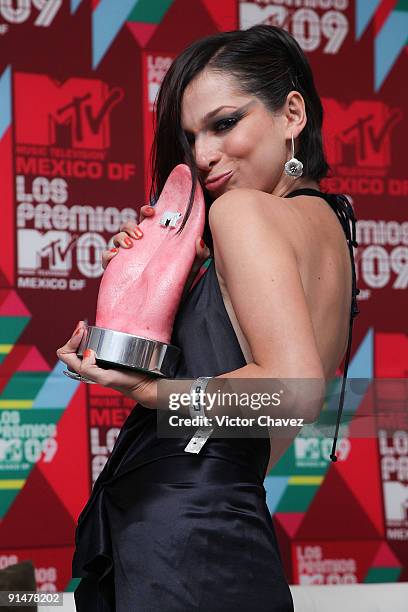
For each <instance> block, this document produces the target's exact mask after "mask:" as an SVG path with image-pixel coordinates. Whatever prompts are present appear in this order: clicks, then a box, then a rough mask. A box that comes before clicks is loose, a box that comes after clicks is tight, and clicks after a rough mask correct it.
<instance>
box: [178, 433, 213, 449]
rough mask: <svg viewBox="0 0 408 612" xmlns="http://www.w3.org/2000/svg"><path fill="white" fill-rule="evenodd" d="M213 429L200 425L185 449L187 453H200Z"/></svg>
mask: <svg viewBox="0 0 408 612" xmlns="http://www.w3.org/2000/svg"><path fill="white" fill-rule="evenodd" d="M213 431H214V429H213V428H212V427H199V428H198V429H197V431H196V432H195V434H194V436H193V437H192V438H191V440H190V441H189V443H188V444H187V446H186V448H185V449H184V451H185V452H186V453H199V452H200V450H201V449H202V448H203V446H204V444H205V443H206V442H207V440H208V438H209V437H210V436H211V434H212V432H213Z"/></svg>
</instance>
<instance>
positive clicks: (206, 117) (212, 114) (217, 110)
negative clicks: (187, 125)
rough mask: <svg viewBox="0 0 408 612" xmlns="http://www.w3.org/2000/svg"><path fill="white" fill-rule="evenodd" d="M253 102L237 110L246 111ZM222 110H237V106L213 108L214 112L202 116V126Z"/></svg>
mask: <svg viewBox="0 0 408 612" xmlns="http://www.w3.org/2000/svg"><path fill="white" fill-rule="evenodd" d="M253 102H254V101H253V100H251V101H250V102H248V103H247V104H244V106H242V107H241V108H240V109H239V110H241V111H243V110H246V109H247V108H248V107H249V106H251V105H252V104H253ZM223 108H234V109H237V108H238V107H237V106H227V105H226V104H224V105H223V106H218V107H217V108H215V109H214V110H212V111H210V112H209V113H207V114H206V115H204V117H203V119H202V123H203V125H205V124H206V123H208V121H209V119H212V117H214V116H215V115H216V114H217V113H219V112H220V110H222V109H223ZM184 131H185V132H186V133H187V134H188V133H189V132H188V130H184Z"/></svg>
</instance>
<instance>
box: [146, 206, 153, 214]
mask: <svg viewBox="0 0 408 612" xmlns="http://www.w3.org/2000/svg"><path fill="white" fill-rule="evenodd" d="M145 211H146V212H148V213H150V212H152V211H153V206H146V207H145Z"/></svg>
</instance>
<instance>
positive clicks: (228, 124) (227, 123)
mask: <svg viewBox="0 0 408 612" xmlns="http://www.w3.org/2000/svg"><path fill="white" fill-rule="evenodd" d="M237 121H238V119H237V118H236V117H229V118H228V119H222V120H221V121H217V123H215V124H214V129H215V131H216V132H223V131H224V130H228V129H229V128H232V127H233V126H234V125H235V124H236V123H237Z"/></svg>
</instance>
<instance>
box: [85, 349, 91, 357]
mask: <svg viewBox="0 0 408 612" xmlns="http://www.w3.org/2000/svg"><path fill="white" fill-rule="evenodd" d="M91 356H92V351H91V349H85V350H84V357H85V359H88V357H91Z"/></svg>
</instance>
